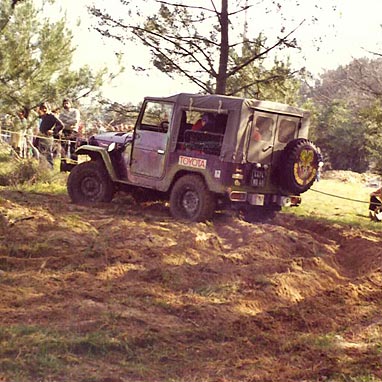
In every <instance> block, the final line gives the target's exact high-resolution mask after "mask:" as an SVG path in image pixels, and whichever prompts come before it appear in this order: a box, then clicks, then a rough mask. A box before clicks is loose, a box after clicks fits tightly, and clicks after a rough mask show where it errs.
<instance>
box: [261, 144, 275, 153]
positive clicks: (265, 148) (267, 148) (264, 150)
mask: <svg viewBox="0 0 382 382" xmlns="http://www.w3.org/2000/svg"><path fill="white" fill-rule="evenodd" d="M272 147H273V145H269V146H268V147H264V148H263V153H265V152H266V151H268V150H269V149H271V148H272Z"/></svg>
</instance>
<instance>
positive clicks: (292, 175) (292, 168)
mask: <svg viewBox="0 0 382 382" xmlns="http://www.w3.org/2000/svg"><path fill="white" fill-rule="evenodd" d="M279 163H280V164H279V167H278V172H277V176H278V179H279V184H280V185H281V187H282V188H283V189H285V190H286V191H288V192H291V193H294V194H301V193H303V192H305V191H307V190H309V188H310V187H311V186H312V184H313V183H314V181H315V179H316V176H317V170H318V151H317V147H316V146H315V145H314V144H313V143H312V142H311V141H309V140H308V139H304V138H299V139H295V140H293V141H291V142H289V143H288V144H287V146H286V147H285V149H284V151H283V154H282V155H281V157H280V162H279Z"/></svg>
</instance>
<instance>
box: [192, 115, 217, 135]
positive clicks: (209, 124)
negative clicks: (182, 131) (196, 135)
mask: <svg viewBox="0 0 382 382" xmlns="http://www.w3.org/2000/svg"><path fill="white" fill-rule="evenodd" d="M214 126H215V119H214V116H213V115H212V114H210V113H205V114H203V116H202V118H200V119H198V120H197V121H196V122H195V123H194V124H193V126H192V128H191V130H192V131H201V130H203V131H208V130H212V129H213V128H214Z"/></svg>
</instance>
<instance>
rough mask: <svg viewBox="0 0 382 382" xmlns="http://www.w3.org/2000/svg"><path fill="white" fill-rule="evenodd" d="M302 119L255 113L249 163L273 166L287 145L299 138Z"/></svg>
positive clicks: (249, 146)
mask: <svg viewBox="0 0 382 382" xmlns="http://www.w3.org/2000/svg"><path fill="white" fill-rule="evenodd" d="M299 123H300V118H298V117H294V116H288V115H281V114H275V113H269V112H263V111H257V110H256V111H255V112H254V114H253V121H252V127H251V133H250V137H249V145H248V161H249V162H252V163H261V164H268V165H269V164H271V163H272V162H273V161H274V160H275V159H277V158H276V157H277V156H278V155H279V153H281V151H282V150H283V149H284V147H285V146H286V144H287V143H288V142H290V141H291V140H293V139H294V138H296V137H297V134H298V128H299Z"/></svg>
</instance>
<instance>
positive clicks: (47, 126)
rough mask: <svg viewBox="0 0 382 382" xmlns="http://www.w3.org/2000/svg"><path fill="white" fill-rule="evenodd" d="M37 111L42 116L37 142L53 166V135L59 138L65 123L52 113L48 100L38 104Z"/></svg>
mask: <svg viewBox="0 0 382 382" xmlns="http://www.w3.org/2000/svg"><path fill="white" fill-rule="evenodd" d="M37 113H38V115H39V118H40V127H39V137H38V138H37V142H36V144H37V148H38V150H39V151H40V153H41V154H42V155H43V156H45V158H46V159H47V161H48V163H49V164H50V165H51V167H52V168H53V137H55V138H58V135H59V132H60V131H61V130H62V129H63V128H64V124H63V123H62V122H61V121H60V120H59V119H58V118H57V117H56V116H55V115H54V114H53V113H51V111H50V107H49V104H48V103H46V102H43V103H41V104H40V105H38V107H37Z"/></svg>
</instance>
